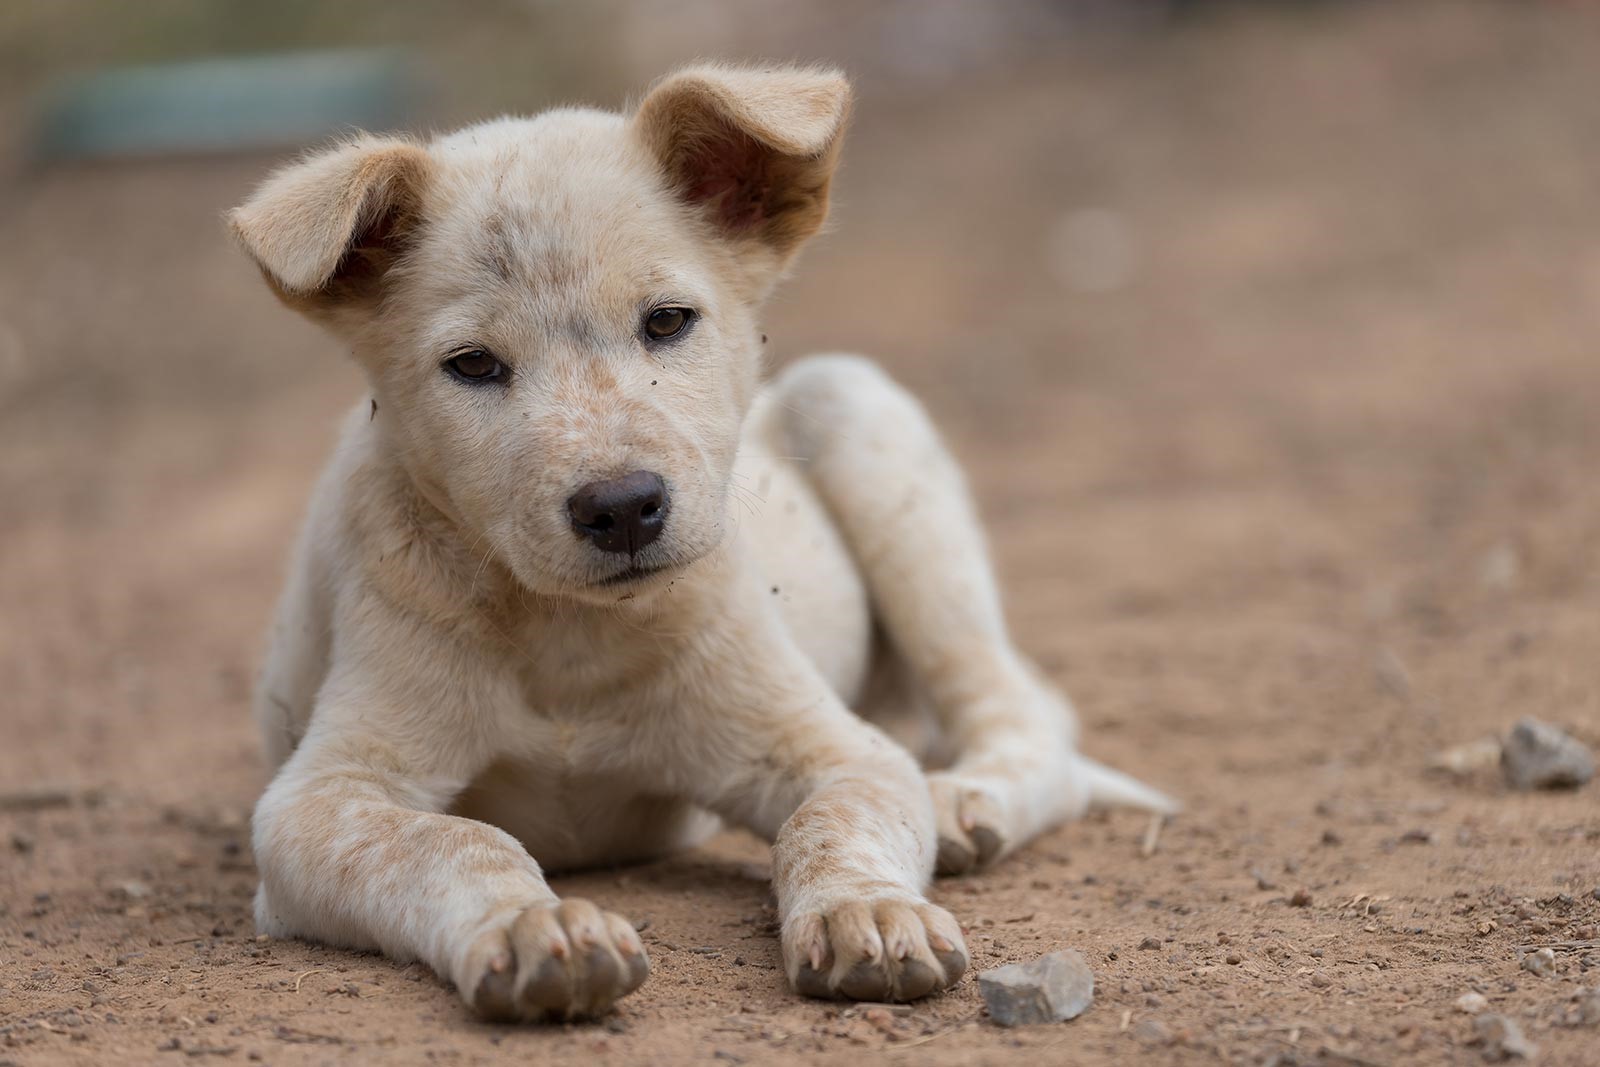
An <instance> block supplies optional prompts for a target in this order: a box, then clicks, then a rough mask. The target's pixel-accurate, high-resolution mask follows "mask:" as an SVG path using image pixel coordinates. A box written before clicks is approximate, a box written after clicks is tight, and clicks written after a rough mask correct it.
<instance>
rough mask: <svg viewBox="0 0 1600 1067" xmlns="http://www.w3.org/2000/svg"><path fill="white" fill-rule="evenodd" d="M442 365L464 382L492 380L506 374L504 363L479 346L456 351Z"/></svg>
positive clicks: (496, 379)
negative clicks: (468, 349) (466, 350)
mask: <svg viewBox="0 0 1600 1067" xmlns="http://www.w3.org/2000/svg"><path fill="white" fill-rule="evenodd" d="M444 367H445V370H447V371H449V372H450V373H451V374H452V375H454V376H455V377H456V378H459V379H460V380H461V381H464V382H473V383H477V382H493V381H498V380H499V379H501V378H504V377H505V376H506V365H505V364H504V363H501V362H500V361H499V360H498V359H495V358H494V357H493V356H491V355H490V354H489V353H487V352H485V351H484V350H483V349H481V348H474V349H472V350H471V351H468V352H457V353H456V354H455V355H453V356H451V357H450V358H449V359H447V360H445V361H444Z"/></svg>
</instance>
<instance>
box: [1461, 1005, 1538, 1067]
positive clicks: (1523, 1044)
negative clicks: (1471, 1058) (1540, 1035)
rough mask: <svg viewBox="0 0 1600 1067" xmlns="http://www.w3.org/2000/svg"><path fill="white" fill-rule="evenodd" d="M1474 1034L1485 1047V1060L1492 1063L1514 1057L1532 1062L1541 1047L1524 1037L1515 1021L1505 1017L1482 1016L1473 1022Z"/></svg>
mask: <svg viewBox="0 0 1600 1067" xmlns="http://www.w3.org/2000/svg"><path fill="white" fill-rule="evenodd" d="M1472 1032H1473V1035H1474V1037H1475V1038H1476V1040H1477V1042H1478V1043H1479V1044H1480V1045H1482V1046H1483V1058H1484V1059H1486V1060H1489V1061H1491V1062H1494V1061H1499V1060H1509V1059H1511V1058H1513V1057H1516V1058H1519V1059H1525V1060H1531V1059H1533V1057H1534V1056H1536V1055H1538V1053H1539V1047H1538V1046H1537V1045H1535V1044H1534V1043H1533V1042H1531V1041H1529V1040H1528V1039H1527V1038H1526V1037H1524V1036H1523V1035H1522V1027H1520V1026H1518V1025H1517V1023H1516V1020H1515V1019H1511V1018H1508V1017H1506V1016H1504V1015H1480V1016H1478V1017H1477V1018H1475V1019H1473V1020H1472Z"/></svg>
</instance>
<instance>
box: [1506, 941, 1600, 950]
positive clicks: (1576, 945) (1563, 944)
mask: <svg viewBox="0 0 1600 1067" xmlns="http://www.w3.org/2000/svg"><path fill="white" fill-rule="evenodd" d="M1541 948H1551V949H1559V950H1561V951H1563V952H1577V951H1578V950H1579V949H1584V948H1600V938H1591V939H1589V940H1588V941H1541V942H1539V943H1538V944H1534V945H1518V946H1517V951H1518V952H1536V951H1538V950H1539V949H1541Z"/></svg>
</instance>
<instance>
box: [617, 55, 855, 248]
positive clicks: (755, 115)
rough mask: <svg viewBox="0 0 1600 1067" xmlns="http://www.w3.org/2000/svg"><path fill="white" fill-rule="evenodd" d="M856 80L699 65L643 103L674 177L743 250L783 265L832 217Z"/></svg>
mask: <svg viewBox="0 0 1600 1067" xmlns="http://www.w3.org/2000/svg"><path fill="white" fill-rule="evenodd" d="M849 115H850V83H849V82H848V81H846V80H845V78H844V75H842V74H840V73H839V72H838V71H836V70H825V69H817V68H809V67H774V68H766V69H759V68H741V67H726V66H699V67H690V68H688V69H686V70H681V71H678V72H677V73H676V74H672V75H669V76H668V77H666V78H665V79H663V80H662V81H661V82H660V83H658V84H657V85H656V87H655V88H654V89H652V90H651V91H650V93H649V94H648V95H647V96H646V97H645V98H644V102H643V103H641V104H640V105H639V110H638V112H637V114H636V115H635V116H634V119H633V125H634V129H635V132H636V135H637V136H638V137H640V138H641V139H642V140H643V142H644V144H645V145H646V147H648V149H649V150H650V151H651V153H652V154H653V155H654V156H655V158H656V160H657V161H658V162H659V164H660V165H661V167H662V169H663V171H664V172H665V173H666V176H667V180H668V181H669V182H670V183H671V185H672V187H673V188H674V189H675V190H676V191H677V193H678V195H679V196H681V197H683V198H684V200H685V201H687V202H689V203H690V204H692V205H694V206H695V207H696V208H698V209H700V210H701V211H703V212H704V214H705V217H706V218H707V219H708V220H709V221H710V222H711V223H712V224H713V226H714V227H715V228H716V229H717V230H718V231H719V232H720V233H721V234H722V235H723V236H724V237H726V238H727V239H728V240H730V241H733V242H735V243H737V244H738V245H739V246H740V251H741V253H746V254H750V255H753V256H755V257H756V258H758V259H760V260H764V261H765V264H764V265H768V266H770V267H772V268H776V269H781V268H782V266H783V265H784V264H785V263H787V262H788V260H789V259H790V257H792V256H793V255H794V253H795V252H796V251H797V250H798V249H799V247H800V245H801V244H802V243H803V242H804V241H805V240H806V238H808V237H810V236H811V235H812V234H814V233H816V232H817V230H818V229H819V228H820V227H821V226H822V223H823V221H824V220H825V219H826V218H827V216H828V186H829V184H830V182H831V181H832V179H833V171H834V167H835V166H836V165H837V163H838V160H839V145H840V142H841V141H842V140H843V136H844V128H845V124H846V122H847V121H848V119H849Z"/></svg>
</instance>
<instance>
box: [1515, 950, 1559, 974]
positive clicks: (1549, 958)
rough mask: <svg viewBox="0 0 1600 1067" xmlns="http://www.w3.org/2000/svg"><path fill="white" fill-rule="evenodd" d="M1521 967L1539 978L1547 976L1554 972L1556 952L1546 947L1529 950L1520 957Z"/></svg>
mask: <svg viewBox="0 0 1600 1067" xmlns="http://www.w3.org/2000/svg"><path fill="white" fill-rule="evenodd" d="M1522 969H1523V970H1525V971H1528V972H1529V973H1531V974H1536V975H1538V976H1539V977H1540V978H1549V977H1550V976H1551V975H1552V974H1555V973H1556V954H1555V953H1554V952H1552V951H1550V950H1549V949H1547V948H1541V949H1540V950H1539V951H1537V952H1530V953H1528V954H1527V955H1526V956H1524V957H1522Z"/></svg>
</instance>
